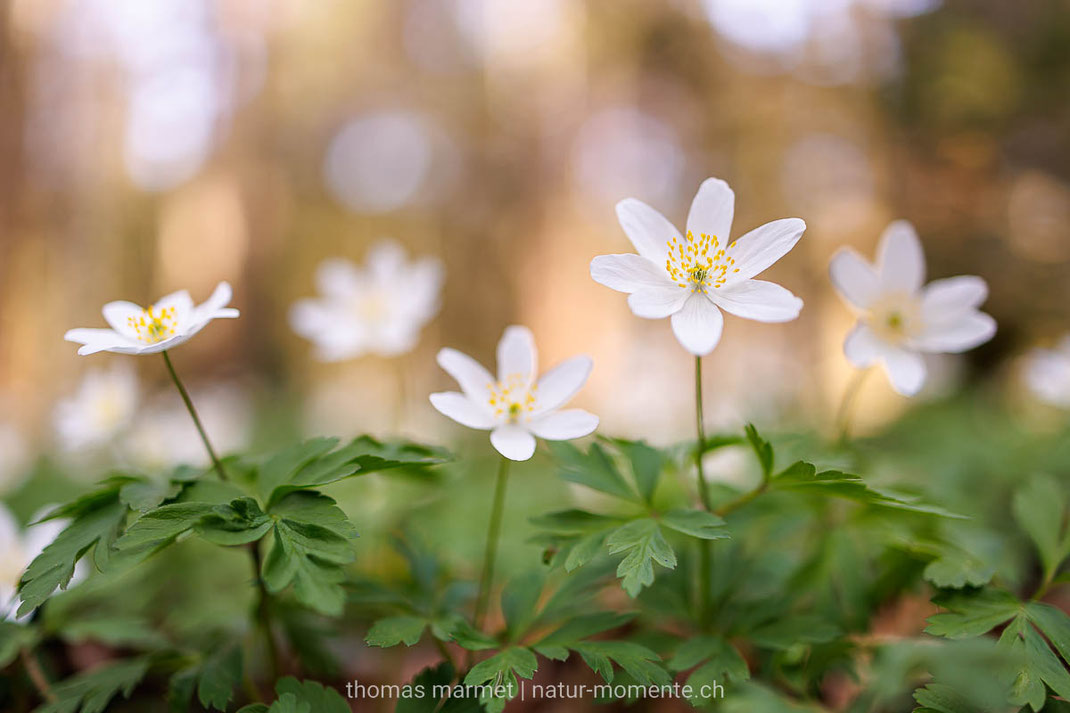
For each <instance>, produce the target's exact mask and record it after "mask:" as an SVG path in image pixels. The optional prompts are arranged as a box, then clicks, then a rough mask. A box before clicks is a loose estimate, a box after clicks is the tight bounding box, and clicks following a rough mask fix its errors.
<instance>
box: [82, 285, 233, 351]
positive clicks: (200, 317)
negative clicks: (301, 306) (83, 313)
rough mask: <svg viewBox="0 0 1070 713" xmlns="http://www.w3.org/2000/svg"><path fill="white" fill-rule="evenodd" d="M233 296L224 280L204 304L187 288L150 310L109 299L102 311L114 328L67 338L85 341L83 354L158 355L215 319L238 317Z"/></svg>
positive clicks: (90, 330)
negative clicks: (192, 295) (196, 301)
mask: <svg viewBox="0 0 1070 713" xmlns="http://www.w3.org/2000/svg"><path fill="white" fill-rule="evenodd" d="M230 298H231V290H230V285H229V284H227V283H226V282H220V283H219V286H218V287H216V288H215V292H213V293H212V296H211V297H209V298H208V300H207V301H206V302H204V304H200V305H194V304H193V300H192V299H191V298H190V296H189V293H188V292H186V291H185V290H180V291H179V292H175V293H172V294H170V295H167V296H166V297H164V298H162V299H160V300H159V301H158V302H157V303H156V304H154V305H152V306H151V307H149V308H147V309H144V308H142V307H140V306H139V305H136V304H134V303H133V302H125V301H118V302H109V303H108V304H106V305H104V309H103V310H102V311H103V312H104V319H105V320H106V321H107V323H108V324H109V325H111V329H71V330H69V331H68V332H67V333H66V334H64V335H63V338H64V339H66V340H67V341H68V342H77V343H79V344H81V345H82V346H81V347H79V349H78V353H79V354H82V355H86V354H96V353H97V352H116V353H117V354H155V353H156V352H162V351H164V350H166V349H171V348H172V347H177V346H178V345H179V344H182V343H183V342H185V341H187V340H189V339H190V337H192V336H193V335H194V334H196V333H197V332H199V331H201V330H202V329H204V327H205V325H207V324H208V323H209V322H211V321H212V320H213V319H222V318H234V317H237V316H238V310H236V309H234V308H233V307H227V304H228V303H230Z"/></svg>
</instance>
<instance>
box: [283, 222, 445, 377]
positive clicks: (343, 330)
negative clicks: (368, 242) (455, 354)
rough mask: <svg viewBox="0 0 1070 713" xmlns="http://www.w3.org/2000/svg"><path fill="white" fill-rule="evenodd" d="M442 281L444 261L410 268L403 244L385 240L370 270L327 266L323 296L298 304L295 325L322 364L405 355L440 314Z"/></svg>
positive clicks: (322, 270) (320, 277) (319, 277)
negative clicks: (313, 346) (311, 344)
mask: <svg viewBox="0 0 1070 713" xmlns="http://www.w3.org/2000/svg"><path fill="white" fill-rule="evenodd" d="M442 278H443V270H442V263H441V262H440V261H439V260H437V259H435V258H431V257H424V258H420V259H418V260H413V261H411V262H410V261H408V260H406V257H405V251H404V249H403V248H402V247H401V246H400V245H399V244H398V243H396V242H394V241H392V240H383V241H380V242H378V243H376V244H375V245H374V246H372V248H371V250H370V251H369V253H368V258H367V264H366V265H365V266H359V265H355V264H354V263H352V262H350V261H349V260H344V259H341V258H333V259H330V260H325V261H324V262H323V263H321V264H320V266H319V268H318V269H317V271H316V286H317V288H318V289H319V291H320V293H321V295H322V296H321V297H319V298H315V299H304V300H299V301H298V302H297V303H295V304H294V306H293V309H291V310H290V325H291V326H292V327H293V330H294V331H295V332H297V333H298V334H299V335H301V336H302V337H305V338H306V339H309V340H311V341H312V342H313V343H314V344H315V346H316V356H317V358H319V359H320V360H322V361H340V360H343V359H352V358H354V357H358V356H361V355H363V354H367V353H371V354H379V355H381V356H397V355H399V354H404V353H406V352H409V351H411V350H412V349H413V347H415V346H416V342H417V341H418V340H419V336H420V330H421V329H422V328H423V326H424V325H425V324H427V322H428V321H430V320H431V318H432V317H434V316H435V315H436V314H438V310H439V307H440V299H439V298H440V293H441V291H442Z"/></svg>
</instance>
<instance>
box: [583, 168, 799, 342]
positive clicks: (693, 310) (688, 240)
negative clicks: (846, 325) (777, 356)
mask: <svg viewBox="0 0 1070 713" xmlns="http://www.w3.org/2000/svg"><path fill="white" fill-rule="evenodd" d="M734 212H735V194H734V193H733V192H732V189H731V188H729V187H728V184H727V183H725V182H724V181H722V180H720V179H718V178H707V179H706V180H705V181H703V182H702V185H701V186H699V189H698V193H697V194H696V195H695V199H694V201H693V202H692V203H691V211H690V212H689V213H688V216H687V232H686V233H685V234H681V233H680V231H678V230H677V229H676V228H675V227H674V226H673V224H672V223H670V222H669V221H668V220H667V219H666V218H665V217H664V216H663V215H662V214H661V213H659V212H658V211H656V210H654V209H653V208H651V207H650V206H648V205H647V204H645V203H643V202H641V201H638V200H636V199H634V198H628V199H625V200H623V201H621V202H620V203H618V204H617V218H618V219H619V220H620V224H621V227H622V228H623V229H624V232H625V233H626V234H627V236H628V238H629V240H631V241H632V245H634V246H635V249H636V251H637V252H638V253H639V254H638V255H635V254H625V255H599V256H598V257H596V258H595V259H594V260H592V261H591V277H592V278H593V279H594V280H595V282H599V283H601V284H603V285H605V286H606V287H609V288H610V289H613V290H617V291H618V292H626V293H628V306H629V307H631V309H632V312H633V313H635V315H636V316H637V317H644V318H647V319H661V318H663V317H671V321H672V331H673V333H674V334H675V335H676V339H677V340H678V341H679V342H680V344H681V345H682V346H683V347H684V348H685V349H687V350H688V351H689V352H691V353H692V354H694V355H696V356H704V355H706V354H709V353H710V352H711V351H713V349H714V347H716V346H717V343H718V342H719V341H720V339H721V331H722V329H723V328H724V316H723V315H722V314H721V310H722V309H723V310H725V311H726V312H729V313H731V314H734V315H736V316H738V317H744V318H746V319H753V320H757V321H759V322H788V321H790V320H793V319H795V318H796V317H798V316H799V311H800V310H801V309H802V304H803V303H802V300H800V299H799V298H798V297H796V296H795V295H793V294H792V293H791V292H789V291H788V290H786V289H784V288H783V287H781V286H780V285H777V284H775V283H772V282H766V281H764V280H754V279H752V278H753V277H754V276H755V275H757V274H758V273H760V272H762V271H763V270H765V269H766V268H768V267H769V266H770V265H772V264H773V263H775V262H776V261H777V260H779V259H780V258H781V257H783V256H784V255H785V254H787V253H788V251H789V250H791V249H792V248H793V247H795V244H796V243H797V242H799V238H801V237H802V234H803V231H805V230H806V223H804V222H803V221H802V220H800V219H799V218H783V219H781V220H774V221H773V222H771V223H766V224H765V225H763V226H761V227H758V228H755V229H754V230H752V231H750V232H749V233H747V234H746V235H744V236H742V237H741V238H738V239H737V240H735V241H734V242H731V243H729V241H728V236H729V232H730V231H731V229H732V216H733V214H734Z"/></svg>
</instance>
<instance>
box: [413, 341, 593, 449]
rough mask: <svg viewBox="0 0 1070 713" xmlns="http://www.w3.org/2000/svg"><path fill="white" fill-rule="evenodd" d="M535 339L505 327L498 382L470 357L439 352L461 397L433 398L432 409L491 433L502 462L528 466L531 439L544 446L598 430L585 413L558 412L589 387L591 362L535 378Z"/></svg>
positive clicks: (574, 362) (572, 362)
mask: <svg viewBox="0 0 1070 713" xmlns="http://www.w3.org/2000/svg"><path fill="white" fill-rule="evenodd" d="M537 362H538V353H537V352H536V350H535V339H534V337H532V335H531V330H529V329H528V328H527V327H515V326H514V327H507V328H506V330H505V333H504V334H503V335H502V338H501V341H499V342H498V377H497V378H494V377H493V376H491V375H490V372H488V371H487V370H486V369H484V368H483V367H482V366H481V365H480V364H479V363H478V362H476V361H475V360H474V359H472V358H471V357H470V356H467V355H465V354H462V353H461V352H459V351H457V350H456V349H448V348H447V349H442V350H441V351H439V353H438V364H439V366H441V367H442V368H443V369H445V370H446V372H447V373H448V374H449V375H450V376H452V377H453V378H454V379H456V380H457V384H458V385H460V387H461V393H459V392H456V391H446V392H442V393H437V394H431V404H432V405H433V406H434V407H435V408H436V409H438V410H439V411H440V412H441V413H443V414H444V415H446V416H449V417H450V418H452V419H453V420H454V421H456V422H457V423H459V424H461V425H463V426H468V427H469V428H476V429H479V430H483V431H490V432H491V433H490V442H491V443H492V444H493V445H494V448H495V449H497V451H498V452H499V453H501V454H502V455H503V456H505V457H506V458H509V459H511V460H527V459H528V458H531V456H532V455H533V454H534V453H535V437H536V436H538V437H539V438H545V439H546V440H548V441H566V440H569V439H572V438H580V437H582V436H586V435H588V434H589V433H592V432H593V431H594V429H596V428H598V417H597V416H595V415H594V414H593V413H588V412H587V411H584V410H583V409H565V410H563V411H562V410H559V409H560V408H561V407H562V406H564V405H565V404H566V403H567V402H568V401H569V399H571V398H572V397H573V396H574V395H575V394H576V392H577V391H579V390H580V389H581V388H583V385H584V384H585V383H586V382H587V376H588V375H589V374H590V373H591V365H592V363H591V358H590V357H587V356H576V357H572V358H571V359H566V360H565V361H563V362H561V363H560V364H558V365H557V366H555V367H554V368H553V369H550V370H549V371H548V372H546V373H545V374H543V375H542V376H540V377H538V378H536V375H537V374H538V363H537Z"/></svg>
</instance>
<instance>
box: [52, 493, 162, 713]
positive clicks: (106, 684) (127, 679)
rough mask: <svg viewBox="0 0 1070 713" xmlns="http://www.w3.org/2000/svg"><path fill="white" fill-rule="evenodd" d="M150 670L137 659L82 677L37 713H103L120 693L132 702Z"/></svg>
mask: <svg viewBox="0 0 1070 713" xmlns="http://www.w3.org/2000/svg"><path fill="white" fill-rule="evenodd" d="M123 507H124V509H125V506H123ZM148 669H149V660H148V659H147V658H135V659H126V660H124V661H120V662H118V663H112V664H106V665H104V666H101V667H99V668H95V669H93V670H92V671H88V672H86V673H80V674H78V675H77V676H73V677H71V678H68V679H67V680H65V681H63V682H62V683H59V684H56V685H54V686H53V687H52V693H53V694H55V696H56V700H55V701H54V702H52V703H46V704H44V705H43V706H41V707H40V708H38V709H37V710H36V711H35V713H102V712H103V711H104V710H105V709H106V708H107V707H108V703H109V702H110V701H111V699H112V698H114V697H115V696H117V695H119V694H120V693H121V694H122V695H123V697H124V698H129V697H130V694H131V693H132V692H133V690H134V687H135V686H137V684H138V683H140V682H141V679H142V678H144V677H145V673H146V672H147V671H148Z"/></svg>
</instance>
